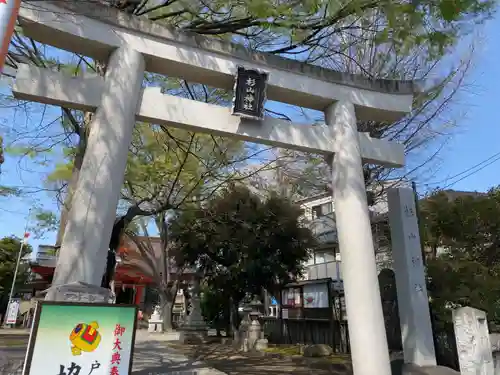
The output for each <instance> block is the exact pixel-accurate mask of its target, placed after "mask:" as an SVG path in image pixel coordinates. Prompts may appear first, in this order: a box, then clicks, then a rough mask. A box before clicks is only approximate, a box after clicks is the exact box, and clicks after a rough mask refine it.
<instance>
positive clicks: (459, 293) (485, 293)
mask: <svg viewBox="0 0 500 375" xmlns="http://www.w3.org/2000/svg"><path fill="white" fill-rule="evenodd" d="M499 271H500V268H499V267H495V268H494V269H491V268H488V267H486V266H485V265H484V264H481V263H479V262H476V261H470V260H464V259H453V258H450V257H449V256H443V257H440V258H438V259H433V260H431V261H429V262H428V264H427V277H428V288H429V295H430V296H431V306H432V312H433V315H434V317H435V321H436V322H437V324H441V325H443V324H445V323H446V322H449V321H450V320H451V311H452V309H454V308H457V307H462V306H471V307H474V308H477V309H481V310H484V311H486V312H487V314H488V321H490V322H492V323H496V324H499V323H500V301H499V299H498V295H499V293H500V272H499Z"/></svg>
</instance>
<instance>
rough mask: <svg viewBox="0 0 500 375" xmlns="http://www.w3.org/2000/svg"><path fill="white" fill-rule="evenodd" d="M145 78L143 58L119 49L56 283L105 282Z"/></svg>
mask: <svg viewBox="0 0 500 375" xmlns="http://www.w3.org/2000/svg"><path fill="white" fill-rule="evenodd" d="M143 74H144V59H143V57H142V55H141V54H140V53H138V52H137V51H135V50H133V49H130V48H120V49H118V50H116V51H115V52H114V53H113V55H112V56H111V58H110V60H109V64H108V68H107V71H106V75H105V85H104V88H103V93H102V95H101V98H100V99H101V105H100V106H99V108H98V109H97V112H96V113H95V115H94V119H93V121H92V125H91V131H90V135H89V138H88V145H87V150H86V153H85V157H84V160H83V164H82V169H81V172H80V177H79V180H78V184H77V188H76V191H75V194H74V197H73V202H72V207H71V210H70V213H69V218H68V224H67V226H66V231H65V233H64V237H63V241H62V245H61V249H60V252H59V257H58V260H57V266H56V271H55V275H54V281H53V285H56V286H57V285H61V284H67V283H71V282H78V281H83V282H86V283H89V284H93V285H100V284H101V279H102V276H103V273H104V268H105V263H106V262H105V261H104V260H105V259H106V253H107V251H108V245H109V239H110V236H111V230H112V227H113V222H114V220H115V215H116V206H117V204H118V199H119V195H120V189H121V187H122V184H123V176H124V172H125V166H126V163H127V154H128V148H129V144H130V141H131V138H132V131H133V128H134V125H135V113H136V108H137V103H138V99H139V94H140V88H141V86H142V80H143ZM69 94H70V95H71V93H69ZM52 298H53V296H51V295H50V293H48V294H47V299H52Z"/></svg>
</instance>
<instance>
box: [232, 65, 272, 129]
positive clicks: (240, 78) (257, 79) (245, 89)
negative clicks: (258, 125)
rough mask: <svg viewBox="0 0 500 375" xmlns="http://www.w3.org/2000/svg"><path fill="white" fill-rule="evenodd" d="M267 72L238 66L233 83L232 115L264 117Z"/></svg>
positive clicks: (255, 118)
mask: <svg viewBox="0 0 500 375" xmlns="http://www.w3.org/2000/svg"><path fill="white" fill-rule="evenodd" d="M267 79H268V74H267V73H263V72H259V71H258V70H254V69H245V68H244V67H241V66H240V67H238V71H237V73H236V82H235V85H234V98H233V111H232V113H233V115H238V116H242V117H246V118H250V119H254V120H262V119H263V118H264V104H265V102H266V87H267Z"/></svg>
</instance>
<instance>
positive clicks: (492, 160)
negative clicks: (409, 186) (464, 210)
mask: <svg viewBox="0 0 500 375" xmlns="http://www.w3.org/2000/svg"><path fill="white" fill-rule="evenodd" d="M499 160H500V152H497V153H495V154H493V155H491V156H490V157H488V158H486V159H484V160H482V161H481V162H479V163H477V164H475V165H473V166H472V167H469V168H467V169H465V170H463V171H462V172H460V173H457V174H456V175H454V176H451V177H447V178H445V179H444V180H441V181H438V182H430V183H428V184H423V185H425V186H429V185H439V184H442V183H446V182H447V181H449V180H453V179H455V178H457V177H460V176H463V175H464V174H465V176H463V177H462V178H459V179H458V180H456V181H453V182H451V183H449V184H447V185H446V186H444V187H443V189H446V188H448V187H450V186H453V185H455V184H456V183H458V182H460V181H462V180H465V179H466V178H468V177H470V176H472V175H474V174H476V173H478V172H480V171H482V170H483V169H484V168H486V167H488V166H490V165H491V164H493V163H496V162H497V161H499ZM478 167H479V168H478ZM476 168H478V169H476ZM471 171H472V172H471ZM467 172H470V173H467ZM466 173H467V174H466Z"/></svg>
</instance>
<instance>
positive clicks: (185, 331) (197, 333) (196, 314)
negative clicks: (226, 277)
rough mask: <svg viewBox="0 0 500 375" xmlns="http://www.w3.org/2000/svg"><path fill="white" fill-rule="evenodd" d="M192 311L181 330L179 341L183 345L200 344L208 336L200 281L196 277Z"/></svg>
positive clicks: (192, 293)
mask: <svg viewBox="0 0 500 375" xmlns="http://www.w3.org/2000/svg"><path fill="white" fill-rule="evenodd" d="M189 294H190V297H191V311H190V313H189V315H188V317H187V319H186V322H185V323H184V324H183V325H182V327H181V328H180V331H181V332H180V335H179V341H180V342H181V343H183V344H198V343H202V342H203V341H205V339H206V337H207V335H208V329H207V325H206V324H205V320H204V319H203V316H202V314H201V304H200V280H199V278H198V277H195V280H194V282H193V288H192V289H191V291H190V293H189Z"/></svg>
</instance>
